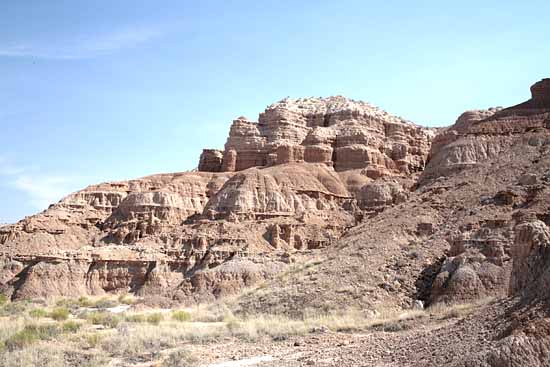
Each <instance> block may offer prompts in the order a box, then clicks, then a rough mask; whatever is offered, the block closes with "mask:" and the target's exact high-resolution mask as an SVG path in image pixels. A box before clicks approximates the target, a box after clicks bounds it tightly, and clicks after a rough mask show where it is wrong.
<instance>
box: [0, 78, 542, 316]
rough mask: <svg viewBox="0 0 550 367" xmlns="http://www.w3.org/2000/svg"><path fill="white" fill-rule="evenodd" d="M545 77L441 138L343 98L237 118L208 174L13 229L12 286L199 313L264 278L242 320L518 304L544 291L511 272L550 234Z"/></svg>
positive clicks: (105, 189) (3, 235)
mask: <svg viewBox="0 0 550 367" xmlns="http://www.w3.org/2000/svg"><path fill="white" fill-rule="evenodd" d="M549 83H550V81H549V80H548V79H545V80H543V81H541V82H539V83H536V84H535V85H534V86H533V87H532V88H531V90H532V98H531V99H530V100H529V101H527V102H525V103H522V104H519V105H517V106H514V107H510V108H504V109H503V108H491V109H488V110H482V111H469V112H466V113H464V114H463V115H461V116H460V117H459V118H458V120H457V121H456V123H455V124H454V125H453V126H451V127H448V128H446V129H439V130H435V129H427V128H422V127H420V126H417V125H414V124H412V123H410V122H407V121H405V120H403V119H401V118H397V117H394V116H391V115H390V114H388V113H386V112H384V111H382V110H380V109H377V108H376V107H373V106H371V105H370V104H368V103H364V102H357V101H353V100H348V99H345V98H343V97H331V98H320V99H316V98H309V99H285V100H283V101H281V102H278V103H276V104H273V105H271V106H269V107H268V108H267V109H266V110H265V112H263V113H262V114H260V116H259V118H258V122H251V121H249V120H248V119H246V118H244V117H239V118H237V119H236V120H235V121H233V124H232V125H231V128H230V133H229V137H228V139H227V142H226V144H225V147H224V150H213V149H209V150H205V151H203V153H202V155H201V157H200V161H199V170H198V172H184V173H176V174H161V175H155V176H149V177H145V178H141V179H137V180H130V181H124V182H114V183H105V184H99V185H94V186H90V187H88V188H86V189H84V190H82V191H79V192H77V193H74V194H71V195H69V196H68V197H66V198H64V199H63V200H61V201H60V202H59V203H57V204H54V205H52V206H51V207H50V208H48V209H47V210H46V211H44V212H42V213H40V214H37V215H35V216H31V217H28V218H25V219H24V220H22V221H20V222H18V223H16V224H13V225H9V226H4V227H2V228H0V251H1V252H2V255H1V257H0V259H1V270H0V287H1V290H2V292H3V293H5V294H8V295H10V296H11V297H12V298H13V299H18V298H32V297H48V296H56V295H79V294H103V293H105V292H112V293H117V292H127V291H130V292H134V293H136V294H140V295H145V296H147V295H155V297H160V298H166V299H169V300H172V301H174V302H180V303H191V302H195V301H204V300H210V299H213V298H215V297H221V296H223V295H226V294H230V293H235V292H238V290H239V289H241V288H242V287H249V286H252V285H253V284H255V283H256V282H258V281H260V280H266V281H273V282H275V283H273V286H272V287H270V288H269V291H268V295H264V298H263V299H262V302H259V301H258V300H256V299H254V298H253V296H247V297H252V298H246V297H245V298H243V299H241V300H240V306H239V307H240V310H241V311H242V312H254V311H255V308H256V307H262V308H268V309H269V308H272V310H281V311H282V312H286V313H297V314H298V313H300V312H303V311H304V309H307V308H308V307H310V308H317V307H325V306H326V305H327V304H332V306H334V307H344V306H346V307H347V306H350V305H352V306H357V307H360V308H364V309H374V308H375V306H376V305H379V304H393V305H395V306H399V307H410V306H411V305H412V304H413V303H414V302H415V300H421V301H423V302H424V303H425V304H426V305H428V306H429V305H430V304H434V303H439V302H445V303H452V302H470V301H474V300H478V299H481V298H486V297H505V296H506V295H507V294H508V291H509V289H519V288H525V287H526V286H525V284H527V283H528V282H531V281H533V280H532V279H531V278H521V277H519V278H518V276H517V275H514V274H517V272H515V273H514V271H515V270H514V269H516V270H517V268H519V267H521V266H523V267H526V268H530V266H531V265H530V264H531V260H514V259H521V258H525V259H527V258H528V256H526V255H525V254H523V255H522V253H521V251H519V252H518V250H517V246H516V245H515V244H516V243H518V241H519V240H518V238H523V237H522V235H521V234H522V233H524V232H525V231H527V229H523V228H524V227H522V226H521V224H520V225H519V226H517V225H516V224H517V223H521V222H522V221H525V220H524V219H522V218H532V219H536V220H539V221H542V222H545V223H547V224H548V223H550V214H549V213H548V207H549V204H550V199H548V197H550V195H548V194H549V193H550V172H547V171H548V167H550V150H549V149H548V147H549V146H550V134H549V133H548V127H550V124H549V123H548V122H549V116H550V106H549V104H548V100H549V98H548V91H549V90H550V88H549V86H548V85H549ZM436 133H437V135H435V134H436ZM424 168H425V169H424ZM539 225H542V224H539ZM529 228H531V227H529ZM518 236H519V237H518ZM539 242H540V241H539ZM317 257H321V258H323V259H324V260H323V261H322V262H321V263H320V265H318V266H317V267H315V270H310V273H308V274H309V275H308V276H307V277H305V276H302V275H300V274H301V273H296V274H295V275H294V276H295V277H296V278H293V280H292V283H290V284H284V285H283V284H279V283H276V282H277V281H278V278H274V275H275V274H277V273H279V272H281V271H282V270H283V269H285V268H286V267H287V265H288V264H289V263H291V262H293V261H297V260H296V259H301V260H304V259H306V260H307V259H310V258H317ZM301 260H298V261H301ZM522 261H523V262H522ZM519 264H524V265H519ZM314 271H315V272H317V273H313V272H314ZM315 274H316V275H315ZM540 277H542V278H543V279H544V275H543V274H541V275H540ZM540 277H539V278H540ZM537 279H538V278H537ZM336 284H337V285H338V289H336V288H335V285H336ZM342 288H344V289H347V291H346V292H343V291H341V289H342ZM304 289H307V290H308V291H303V290H304ZM310 290H311V292H322V295H323V296H322V297H320V294H319V297H312V296H311V292H310ZM289 295H292V296H289ZM320 303H323V304H320ZM298 306H299V308H300V309H297V307H298ZM327 307H328V306H327Z"/></svg>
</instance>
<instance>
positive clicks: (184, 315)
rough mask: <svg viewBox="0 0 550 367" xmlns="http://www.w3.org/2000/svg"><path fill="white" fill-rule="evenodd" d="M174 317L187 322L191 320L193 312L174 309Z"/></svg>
mask: <svg viewBox="0 0 550 367" xmlns="http://www.w3.org/2000/svg"><path fill="white" fill-rule="evenodd" d="M172 319H174V320H176V321H179V322H186V321H191V314H190V313H189V312H187V311H183V310H180V311H173V312H172Z"/></svg>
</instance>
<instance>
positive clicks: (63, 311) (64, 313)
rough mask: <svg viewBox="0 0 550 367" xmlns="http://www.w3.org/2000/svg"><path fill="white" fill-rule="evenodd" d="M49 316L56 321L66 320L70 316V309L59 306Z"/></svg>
mask: <svg viewBox="0 0 550 367" xmlns="http://www.w3.org/2000/svg"><path fill="white" fill-rule="evenodd" d="M49 316H50V317H51V318H52V319H54V320H55V321H65V320H67V319H68V318H69V310H67V308H65V307H57V308H54V309H53V310H52V312H50V314H49Z"/></svg>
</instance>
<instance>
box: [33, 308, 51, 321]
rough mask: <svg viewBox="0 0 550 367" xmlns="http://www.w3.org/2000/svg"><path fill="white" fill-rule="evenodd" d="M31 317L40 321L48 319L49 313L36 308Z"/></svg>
mask: <svg viewBox="0 0 550 367" xmlns="http://www.w3.org/2000/svg"><path fill="white" fill-rule="evenodd" d="M29 316H30V317H33V318H35V319H40V318H42V317H47V316H48V313H47V312H46V310H44V309H43V308H35V309H33V310H30V311H29Z"/></svg>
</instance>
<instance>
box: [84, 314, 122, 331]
mask: <svg viewBox="0 0 550 367" xmlns="http://www.w3.org/2000/svg"><path fill="white" fill-rule="evenodd" d="M85 318H86V320H88V321H89V322H91V323H92V324H94V325H103V326H106V327H110V328H116V327H117V325H118V324H119V323H120V321H121V320H120V317H119V316H117V315H114V314H112V313H109V312H102V311H96V312H89V313H87V314H86V315H85Z"/></svg>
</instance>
